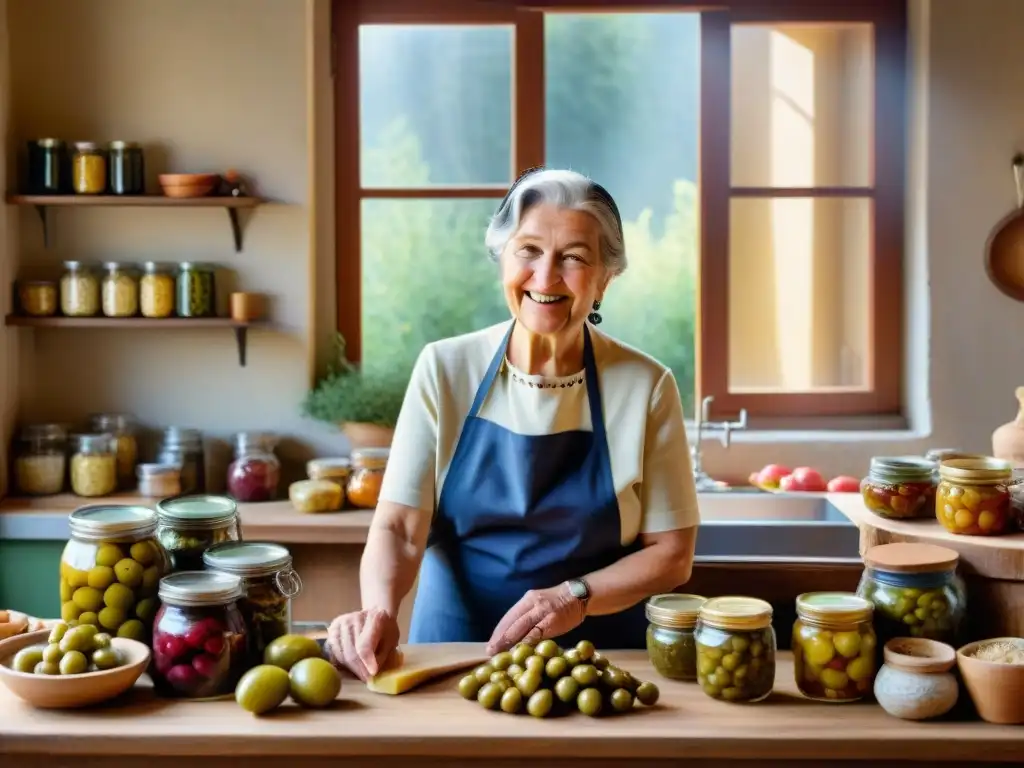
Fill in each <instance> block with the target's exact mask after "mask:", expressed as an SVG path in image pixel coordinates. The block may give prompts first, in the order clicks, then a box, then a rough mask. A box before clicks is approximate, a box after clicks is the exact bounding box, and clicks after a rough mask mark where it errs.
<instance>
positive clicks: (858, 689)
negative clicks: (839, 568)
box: [792, 592, 878, 702]
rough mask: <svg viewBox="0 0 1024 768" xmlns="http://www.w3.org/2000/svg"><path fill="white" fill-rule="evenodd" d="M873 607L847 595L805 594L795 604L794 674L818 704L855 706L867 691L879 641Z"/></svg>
mask: <svg viewBox="0 0 1024 768" xmlns="http://www.w3.org/2000/svg"><path fill="white" fill-rule="evenodd" d="M873 614H874V606H873V605H872V604H871V603H870V602H869V601H868V600H865V599H864V598H862V597H858V596H857V595H854V594H850V593H848V592H808V593H806V594H803V595H800V596H799V597H798V598H797V599H796V615H797V619H796V622H794V624H793V645H792V648H793V674H794V676H795V678H796V687H797V688H799V689H800V693H802V694H803V695H804V696H806V697H807V698H809V699H815V700H817V701H835V702H841V701H857V700H858V699H862V698H863V697H864V696H865V695H866V694H868V693H870V692H871V685H872V683H873V682H874V678H875V668H876V665H875V652H876V649H877V646H878V638H877V637H876V636H875V630H874V626H873V625H872V623H871V620H872V616H873Z"/></svg>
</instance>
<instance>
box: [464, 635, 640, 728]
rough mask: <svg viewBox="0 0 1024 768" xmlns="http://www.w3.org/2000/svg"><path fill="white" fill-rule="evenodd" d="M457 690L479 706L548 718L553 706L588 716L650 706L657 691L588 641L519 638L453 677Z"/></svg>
mask: <svg viewBox="0 0 1024 768" xmlns="http://www.w3.org/2000/svg"><path fill="white" fill-rule="evenodd" d="M459 694H460V695H461V696H462V697H463V698H464V699H468V700H476V701H478V702H479V703H480V705H481V706H483V707H484V709H493V710H500V711H501V712H506V713H508V714H510V715H517V714H520V713H522V712H525V713H527V714H529V715H532V716H533V717H548V716H549V715H551V714H552V713H553V712H555V711H556V708H561V709H562V710H568V711H571V710H572V709H576V710H578V711H579V712H582V713H583V714H584V715H587V716H588V717H597V716H598V715H600V714H602V713H607V714H611V713H620V712H628V711H629V710H631V709H632V708H633V704H634V702H636V701H639V702H640V703H641V704H644V705H646V706H653V705H654V704H656V703H657V701H658V696H659V695H660V691H659V690H658V686H656V685H655V684H654V683H649V682H643V681H640V680H637V679H636V678H635V677H633V675H631V674H630V673H629V672H626V671H625V670H623V669H619V668H618V667H616V666H614V665H612V664H611V662H609V661H608V659H607V657H605V656H602V655H601V654H600V653H598V652H597V649H595V648H594V644H593V643H591V642H590V641H588V640H581V641H580V642H579V643H577V644H576V646H575V647H573V648H568V649H563V648H560V647H559V646H558V644H557V643H556V642H555V641H554V640H541V641H540V642H539V643H537V646H536V647H534V646H532V645H530V644H529V643H520V644H519V645H517V646H515V647H514V648H512V649H511V650H509V651H502V652H501V653H498V654H496V655H495V656H493V657H492V658H491V660H490V661H488V662H487V663H486V664H481V665H480V666H479V667H477V668H476V669H475V670H473V672H472V674H469V675H466V676H465V677H463V678H462V679H461V680H460V681H459Z"/></svg>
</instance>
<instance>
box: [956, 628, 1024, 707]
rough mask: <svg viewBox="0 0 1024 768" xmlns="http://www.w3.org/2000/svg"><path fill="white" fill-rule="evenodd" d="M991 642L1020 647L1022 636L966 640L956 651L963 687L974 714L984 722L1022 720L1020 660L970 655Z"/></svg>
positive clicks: (1023, 697)
mask: <svg viewBox="0 0 1024 768" xmlns="http://www.w3.org/2000/svg"><path fill="white" fill-rule="evenodd" d="M995 643H1006V644H1009V645H1015V646H1017V647H1018V648H1020V649H1022V650H1024V638H1020V637H993V638H989V639H988V640H978V641H976V642H973V643H968V644H967V645H965V646H964V647H963V648H961V649H960V650H958V651H957V652H956V661H957V666H959V668H960V676H961V677H962V678H963V681H964V687H965V688H966V689H967V692H968V693H969V694H970V695H971V701H973V702H974V708H975V709H977V710H978V716H979V717H981V719H982V720H984V721H985V722H988V723H998V724H1000V725H1020V724H1022V723H1024V663H1021V664H1005V663H1002V662H997V661H984V660H982V659H979V658H977V657H976V656H974V655H973V654H974V653H976V652H977V651H978V650H979V649H980V648H981V647H982V646H987V645H993V644H995Z"/></svg>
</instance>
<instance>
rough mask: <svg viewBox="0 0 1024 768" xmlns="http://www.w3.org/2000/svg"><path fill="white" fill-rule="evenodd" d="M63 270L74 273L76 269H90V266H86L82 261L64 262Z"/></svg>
mask: <svg viewBox="0 0 1024 768" xmlns="http://www.w3.org/2000/svg"><path fill="white" fill-rule="evenodd" d="M62 263H63V264H64V269H67V270H71V271H74V270H76V269H92V265H91V264H86V263H85V262H84V261H65V262H62Z"/></svg>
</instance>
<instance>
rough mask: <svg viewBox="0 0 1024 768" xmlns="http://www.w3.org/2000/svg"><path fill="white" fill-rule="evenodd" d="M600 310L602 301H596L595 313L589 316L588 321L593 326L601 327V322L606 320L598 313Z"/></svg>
mask: <svg viewBox="0 0 1024 768" xmlns="http://www.w3.org/2000/svg"><path fill="white" fill-rule="evenodd" d="M600 308H601V302H600V300H598V301H595V302H594V311H593V312H591V313H590V314H589V315H587V320H589V321H590V322H591V324H592V325H600V324H601V320H603V319H604V318H602V317H601V313H600V312H598V311H597V310H599V309H600Z"/></svg>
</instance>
